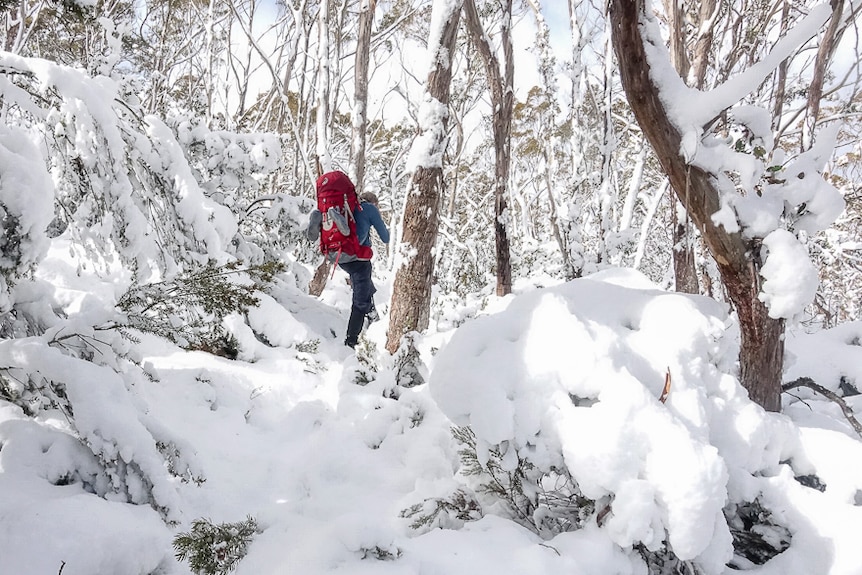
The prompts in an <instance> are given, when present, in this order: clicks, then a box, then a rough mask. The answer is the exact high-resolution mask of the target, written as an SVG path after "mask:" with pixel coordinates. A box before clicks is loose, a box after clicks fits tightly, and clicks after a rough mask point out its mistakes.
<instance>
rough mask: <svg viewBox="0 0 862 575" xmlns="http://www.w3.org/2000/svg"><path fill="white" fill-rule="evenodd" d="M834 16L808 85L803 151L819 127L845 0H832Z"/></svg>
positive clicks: (808, 146) (839, 37)
mask: <svg viewBox="0 0 862 575" xmlns="http://www.w3.org/2000/svg"><path fill="white" fill-rule="evenodd" d="M831 6H832V18H831V19H830V21H829V27H828V28H826V33H825V34H824V36H823V39H822V40H821V41H820V47H819V48H818V49H817V57H816V58H815V60H814V76H813V78H812V79H811V85H810V86H809V87H808V109H807V111H806V119H805V125H804V126H803V132H802V151H803V152H804V151H806V150H808V149H809V148H810V147H811V146H812V145H814V131H815V129H816V127H817V117H818V116H819V115H820V100H821V99H823V81H824V80H825V78H826V68H827V64H828V63H829V60H831V59H832V54H833V53H834V52H835V47H836V46H837V45H838V41H839V40H840V39H841V35H842V34H843V32H844V28H843V24H842V22H841V14H842V13H843V12H844V0H832V2H831Z"/></svg>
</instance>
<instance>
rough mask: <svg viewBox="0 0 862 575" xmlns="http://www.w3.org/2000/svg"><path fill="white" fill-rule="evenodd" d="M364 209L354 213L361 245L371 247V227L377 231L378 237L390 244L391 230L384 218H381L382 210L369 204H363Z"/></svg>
mask: <svg viewBox="0 0 862 575" xmlns="http://www.w3.org/2000/svg"><path fill="white" fill-rule="evenodd" d="M361 207H362V209H361V210H356V211H355V212H353V217H354V218H355V219H356V235H357V236H359V243H360V244H362V245H363V246H370V245H371V236H370V232H371V227H372V226H373V227H374V229H375V230H377V235H378V236H380V239H381V240H383V243H384V244H388V243H389V230H388V229H387V228H386V224H384V223H383V218H381V217H380V210H378V209H377V207H376V206H375V205H374V204H372V203H369V202H362V204H361Z"/></svg>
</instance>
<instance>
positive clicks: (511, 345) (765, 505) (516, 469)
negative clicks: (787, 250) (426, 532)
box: [429, 270, 807, 575]
mask: <svg viewBox="0 0 862 575" xmlns="http://www.w3.org/2000/svg"><path fill="white" fill-rule="evenodd" d="M609 302H613V304H612V305H611V304H610V303H609ZM726 324H727V317H726V311H725V310H724V308H723V307H722V306H721V305H720V304H719V303H717V302H715V301H713V300H710V299H707V298H703V297H697V296H684V295H681V294H676V293H668V292H662V291H660V290H658V289H657V288H656V287H655V285H654V284H652V283H651V282H649V281H648V280H647V279H646V278H645V277H644V276H642V275H640V274H638V273H636V272H632V271H625V270H609V271H606V272H602V273H600V274H596V275H594V276H591V277H589V278H585V279H580V280H575V281H573V282H569V283H567V284H563V285H560V286H556V287H549V288H545V289H542V290H536V291H534V292H529V293H526V294H523V295H521V296H519V297H517V298H515V299H514V300H513V301H512V302H511V303H510V304H509V306H508V307H507V308H506V309H505V310H504V311H502V312H500V313H497V314H494V315H488V316H481V317H478V318H476V319H474V320H471V321H470V322H468V323H465V324H464V325H463V326H461V327H460V328H459V329H458V330H457V331H456V332H455V334H454V335H453V337H452V339H451V340H450V341H449V343H448V344H447V345H446V347H445V348H443V349H442V350H441V351H440V353H439V354H438V355H437V357H436V358H435V364H434V370H433V372H432V375H431V380H430V382H429V388H430V391H431V394H432V396H433V397H434V398H435V400H436V401H437V404H438V405H439V406H440V408H441V409H442V410H443V411H444V413H445V414H446V415H447V416H448V418H449V419H450V420H451V421H452V423H453V424H455V425H456V426H458V427H459V428H460V429H462V430H469V431H462V432H460V437H459V439H460V441H461V443H462V444H463V445H465V446H466V449H465V450H462V451H464V453H462V465H461V470H460V472H459V474H458V476H456V478H457V479H459V480H460V482H461V483H462V484H465V489H469V490H471V491H475V492H477V493H480V494H482V497H481V498H480V499H479V501H480V503H481V504H482V512H483V513H484V514H486V515H487V514H499V515H503V516H505V517H509V518H511V519H512V520H515V521H517V522H519V523H521V524H522V525H526V526H529V527H530V528H531V529H533V530H535V531H536V532H537V533H540V534H541V535H542V536H543V537H546V538H549V539H550V538H555V537H559V536H560V535H557V534H558V533H561V532H566V531H570V530H572V529H574V530H576V531H578V532H579V531H581V530H582V529H579V528H580V527H582V526H587V525H593V526H595V525H598V528H599V529H600V533H601V534H602V536H603V537H604V538H606V540H607V541H608V542H609V543H610V544H613V545H615V546H616V547H617V548H618V549H620V550H622V551H623V552H626V553H628V554H629V556H630V558H631V559H632V561H635V562H642V563H643V564H645V565H646V568H647V570H648V572H649V573H661V572H663V571H665V570H667V569H676V570H677V571H676V572H680V573H692V574H693V573H697V574H699V575H713V574H718V573H722V572H723V571H724V569H725V568H726V567H725V565H726V564H727V563H728V562H730V561H731V560H733V559H734V554H735V550H734V545H735V544H736V545H738V546H739V547H740V549H741V548H742V547H743V546H744V545H745V544H744V542H743V541H744V540H745V539H746V538H748V539H749V540H751V539H753V538H756V537H757V535H758V534H761V535H763V534H766V533H767V532H774V533H779V532H781V530H782V529H789V530H791V531H793V530H794V528H793V527H792V520H791V519H790V518H789V517H788V515H787V514H780V513H778V512H777V511H776V510H777V509H778V508H780V506H781V505H782V499H781V498H782V496H781V495H780V493H783V491H782V490H784V489H786V487H781V488H779V489H778V490H775V489H776V488H775V485H776V484H777V483H776V481H775V480H774V479H772V477H774V476H775V475H776V474H778V475H780V476H781V477H782V480H781V482H782V484H784V483H787V482H788V481H789V483H790V484H793V483H795V481H794V479H793V478H794V476H795V475H798V474H799V473H798V472H797V471H796V470H795V468H797V467H798V468H799V469H802V470H803V471H806V470H805V469H804V466H803V462H804V459H805V457H804V454H803V453H802V452H800V451H799V447H798V446H797V445H795V444H794V443H793V441H792V440H789V439H787V438H788V437H792V434H789V433H788V430H787V426H788V425H789V424H788V423H787V422H786V420H783V419H780V418H778V417H777V416H769V415H768V414H766V413H765V412H763V411H762V410H761V409H759V408H758V407H757V406H756V405H754V404H753V403H751V402H750V401H749V400H748V398H747V397H746V394H745V391H744V390H743V389H742V388H741V386H740V385H739V383H738V382H737V381H736V379H735V378H734V377H733V375H731V374H732V373H734V365H735V364H734V358H735V354H734V351H735V350H734V349H733V344H732V341H731V340H729V339H727V338H725V337H724V334H725V331H726ZM668 373H670V387H669V390H670V391H669V394H668V395H667V397H666V398H665V400H664V401H662V400H660V397H661V396H662V392H663V389H664V387H665V383H666V377H667V374H668ZM465 456H466V457H465ZM788 461H792V462H796V463H788ZM791 465H792V466H793V467H794V469H790V466H791ZM806 472H807V471H806ZM759 493H760V494H763V495H762V496H760V497H759V496H758V494H759ZM489 496H490V497H489ZM756 501H757V502H758V504H759V505H761V507H762V509H763V510H764V513H762V514H761V515H759V516H752V514H751V513H747V514H746V515H745V517H746V518H745V519H744V520H743V519H742V516H743V512H742V511H741V510H746V509H751V508H752V506H753V505H754V504H755V502H756ZM770 517H771V519H770ZM785 539H786V541H785V542H786V543H787V542H789V543H790V545H791V547H790V549H792V548H793V542H792V541H791V540H790V538H789V537H785ZM764 541H766V542H769V541H768V537H762V538H761V542H764ZM772 547H773V548H772V553H773V554H775V553H779V552H780V551H781V549H782V548H783V544H780V543H776V545H774V546H772ZM741 556H742V557H744V555H741ZM748 561H750V560H748ZM744 563H745V561H744V560H739V564H744Z"/></svg>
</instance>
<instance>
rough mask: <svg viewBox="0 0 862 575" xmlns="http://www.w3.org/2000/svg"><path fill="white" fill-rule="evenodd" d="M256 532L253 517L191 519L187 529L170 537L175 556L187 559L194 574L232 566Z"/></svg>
mask: <svg viewBox="0 0 862 575" xmlns="http://www.w3.org/2000/svg"><path fill="white" fill-rule="evenodd" d="M258 533H261V530H260V529H259V528H258V526H257V521H256V520H255V519H254V518H253V517H247V518H246V519H245V520H244V521H238V522H236V523H219V524H215V523H213V522H212V521H210V520H209V519H195V520H194V521H193V522H192V528H191V531H187V532H185V533H180V534H179V535H177V536H176V537H175V538H174V549H176V552H177V553H176V555H177V559H180V560H181V561H185V560H186V559H188V561H189V567H191V569H192V572H193V573H195V575H226V574H227V573H230V572H231V571H233V570H234V569H236V567H237V565H238V564H239V562H240V560H242V558H243V557H245V555H246V553H247V551H248V546H249V544H250V543H251V542H252V540H253V539H254V536H255V535H257V534H258Z"/></svg>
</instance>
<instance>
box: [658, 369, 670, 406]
mask: <svg viewBox="0 0 862 575" xmlns="http://www.w3.org/2000/svg"><path fill="white" fill-rule="evenodd" d="M668 395H670V368H667V373H666V374H665V376H664V389H662V390H661V397H659V398H658V400H659V401H660V402H662V403H664V402H665V401H667V396H668Z"/></svg>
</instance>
